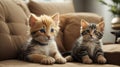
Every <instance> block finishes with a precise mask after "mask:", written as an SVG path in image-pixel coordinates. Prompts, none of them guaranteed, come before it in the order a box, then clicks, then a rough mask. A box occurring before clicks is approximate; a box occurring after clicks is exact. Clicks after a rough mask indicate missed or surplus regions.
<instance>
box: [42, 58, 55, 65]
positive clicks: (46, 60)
mask: <svg viewBox="0 0 120 67" xmlns="http://www.w3.org/2000/svg"><path fill="white" fill-rule="evenodd" d="M41 63H42V64H48V65H50V64H54V63H55V59H54V58H52V57H46V58H43V59H42V60H41Z"/></svg>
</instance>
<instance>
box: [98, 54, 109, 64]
mask: <svg viewBox="0 0 120 67" xmlns="http://www.w3.org/2000/svg"><path fill="white" fill-rule="evenodd" d="M97 62H98V63H100V64H104V63H106V62H107V60H106V58H105V57H104V56H103V55H99V56H98V58H97Z"/></svg>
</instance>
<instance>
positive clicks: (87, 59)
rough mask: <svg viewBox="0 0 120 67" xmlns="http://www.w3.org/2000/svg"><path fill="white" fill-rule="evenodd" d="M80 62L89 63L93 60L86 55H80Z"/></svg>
mask: <svg viewBox="0 0 120 67" xmlns="http://www.w3.org/2000/svg"><path fill="white" fill-rule="evenodd" d="M82 62H83V63H85V64H91V63H92V62H93V61H92V60H91V59H90V58H89V56H88V55H87V56H83V57H82Z"/></svg>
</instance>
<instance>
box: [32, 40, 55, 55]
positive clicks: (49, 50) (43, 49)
mask: <svg viewBox="0 0 120 67" xmlns="http://www.w3.org/2000/svg"><path fill="white" fill-rule="evenodd" d="M56 51H57V45H56V42H55V41H54V40H50V41H49V42H48V45H45V46H40V45H37V46H35V47H34V51H33V52H34V53H39V54H44V55H47V56H52V55H53V54H54V53H55V52H56Z"/></svg>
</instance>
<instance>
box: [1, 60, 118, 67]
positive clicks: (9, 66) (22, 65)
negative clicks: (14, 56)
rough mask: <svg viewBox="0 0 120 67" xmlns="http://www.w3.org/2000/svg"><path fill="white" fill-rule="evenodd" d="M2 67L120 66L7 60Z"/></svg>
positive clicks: (114, 66) (115, 66) (2, 62)
mask: <svg viewBox="0 0 120 67" xmlns="http://www.w3.org/2000/svg"><path fill="white" fill-rule="evenodd" d="M0 67H119V66H117V65H110V64H104V65H100V64H82V63H77V62H74V63H71V62H70V63H66V64H53V65H42V64H39V63H30V62H24V61H19V60H5V61H0Z"/></svg>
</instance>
